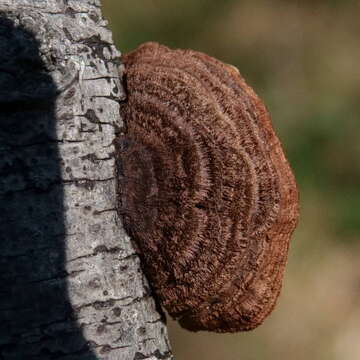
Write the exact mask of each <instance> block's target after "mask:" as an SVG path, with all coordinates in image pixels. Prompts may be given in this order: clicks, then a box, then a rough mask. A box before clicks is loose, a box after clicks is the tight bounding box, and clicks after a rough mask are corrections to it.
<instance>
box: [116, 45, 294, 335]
mask: <svg viewBox="0 0 360 360" xmlns="http://www.w3.org/2000/svg"><path fill="white" fill-rule="evenodd" d="M123 62H124V64H125V72H126V84H127V92H128V97H127V100H126V101H125V102H124V103H123V104H122V116H123V120H124V124H125V127H124V132H123V133H121V134H119V137H118V148H117V158H118V165H119V166H118V179H119V181H118V184H119V186H118V193H119V209H120V211H121V213H122V214H123V218H124V224H125V228H126V229H127V231H128V232H129V234H130V235H131V236H132V237H133V239H134V240H135V241H136V243H137V244H138V247H139V249H140V254H141V258H142V261H143V264H144V269H145V272H146V274H147V276H148V278H149V280H150V282H151V285H152V287H153V289H154V291H155V292H156V294H157V296H158V298H159V300H160V302H161V304H162V305H163V306H164V307H165V309H166V310H167V311H168V313H169V314H170V315H171V316H172V317H174V318H175V319H178V320H179V321H180V324H181V325H182V326H184V327H185V328H187V329H190V330H194V331H197V330H209V331H217V332H233V331H241V330H250V329H252V328H254V327H256V326H257V325H259V324H260V323H262V321H263V320H264V318H265V317H266V316H267V315H268V314H269V313H270V312H271V310H272V309H273V307H274V305H275V302H276V299H277V297H278V295H279V292H280V288H281V283H282V277H283V273H284V268H285V264H286V259H287V253H288V247H289V239H290V236H291V234H292V232H293V230H294V228H295V226H296V223H297V218H298V192H297V188H296V183H295V180H294V176H293V174H292V172H291V170H290V167H289V165H288V162H287V160H286V158H285V156H284V153H283V151H282V148H281V144H280V142H279V140H278V138H277V137H276V135H275V133H274V130H273V128H272V125H271V120H270V117H269V114H268V112H267V110H266V108H265V106H264V105H263V103H262V102H261V100H260V99H259V98H258V97H257V95H256V94H255V93H254V92H253V90H252V89H251V88H250V87H249V86H248V85H247V84H246V83H245V81H244V80H243V78H242V77H241V75H240V74H239V72H238V71H237V70H236V69H235V68H234V67H232V66H230V65H226V64H224V63H222V62H220V61H218V60H216V59H214V58H212V57H210V56H208V55H206V54H203V53H200V52H196V51H192V50H170V49H169V48H167V47H165V46H162V45H159V44H157V43H146V44H143V45H142V46H140V47H139V48H138V49H136V50H135V51H133V52H131V53H129V54H127V55H125V56H124V58H123Z"/></svg>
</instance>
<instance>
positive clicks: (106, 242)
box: [0, 0, 172, 360]
mask: <svg viewBox="0 0 360 360" xmlns="http://www.w3.org/2000/svg"><path fill="white" fill-rule="evenodd" d="M0 12H1V13H0V360H8V359H23V360H25V359H26V360H29V359H30V360H31V359H63V358H64V359H71V360H73V359H74V360H75V359H82V360H84V359H91V360H95V359H134V360H140V359H170V358H172V356H171V353H170V348H169V343H168V338H167V331H166V327H165V325H164V322H163V316H162V315H161V314H160V313H159V312H158V311H157V310H156V305H155V302H154V300H153V298H152V297H151V291H150V288H149V286H148V284H147V281H146V279H145V278H144V276H143V274H142V272H141V268H140V262H139V258H138V256H137V254H136V252H135V250H134V248H133V246H132V244H131V241H130V239H129V238H128V236H127V235H126V234H125V232H124V230H123V228H122V225H121V221H120V219H119V217H118V214H117V212H116V194H115V188H116V186H115V185H116V179H115V159H114V144H113V140H114V138H115V134H116V131H117V129H119V128H120V127H121V119H120V116H119V101H120V100H121V99H123V98H124V91H123V88H122V85H121V77H120V78H119V72H120V75H121V71H122V68H121V64H120V60H119V55H120V54H119V52H118V51H117V50H116V49H115V47H114V45H113V42H112V38H111V34H110V32H109V30H108V29H107V28H106V22H105V21H104V20H103V19H102V17H101V12H100V2H99V1H98V0H81V1H80V0H0Z"/></svg>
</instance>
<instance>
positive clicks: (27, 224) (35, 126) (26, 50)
mask: <svg viewBox="0 0 360 360" xmlns="http://www.w3.org/2000/svg"><path fill="white" fill-rule="evenodd" d="M0 15H1V17H0V359H1V360H2V359H26V360H31V359H62V358H66V359H80V358H81V359H82V360H84V359H92V360H95V359H97V357H96V356H95V355H94V354H93V353H92V352H91V350H90V348H89V344H87V343H86V340H85V339H84V337H83V336H82V332H81V329H80V328H79V326H78V324H77V322H76V319H74V313H73V310H72V307H71V304H70V301H69V297H68V293H67V283H66V278H67V276H68V274H67V273H66V269H65V244H64V242H65V224H64V214H63V210H64V204H63V200H64V199H63V188H62V182H61V174H60V158H59V153H58V148H57V145H58V143H57V140H56V129H55V121H56V118H55V101H56V96H57V93H58V92H57V89H56V85H55V83H54V82H53V79H52V78H51V76H50V75H49V73H48V71H47V70H46V67H45V64H44V62H43V61H42V59H41V57H40V54H39V44H38V43H37V41H36V40H35V38H34V36H33V35H32V34H31V33H29V32H28V31H26V30H25V29H23V28H21V27H16V26H14V23H13V22H12V21H11V20H9V19H6V18H4V16H3V15H4V14H0ZM53 61H55V59H53Z"/></svg>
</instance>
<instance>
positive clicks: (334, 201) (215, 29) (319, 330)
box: [103, 0, 360, 360]
mask: <svg viewBox="0 0 360 360" xmlns="http://www.w3.org/2000/svg"><path fill="white" fill-rule="evenodd" d="M103 12H104V15H105V17H106V18H107V19H108V20H109V25H110V28H111V29H112V30H113V36H114V39H115V41H116V44H117V46H118V48H119V49H120V50H121V51H122V52H127V51H129V50H131V49H134V48H135V47H137V46H138V45H139V44H140V43H142V42H145V41H149V40H155V41H158V42H161V43H163V44H165V45H168V46H171V47H179V48H192V49H195V50H200V51H203V52H206V53H208V54H210V55H212V56H214V57H216V58H218V59H220V60H223V61H224V62H226V63H230V64H233V65H235V66H236V67H238V68H239V70H240V72H241V74H242V75H243V76H244V77H245V79H246V80H247V82H248V83H249V84H250V85H251V86H252V87H253V88H254V89H255V91H256V92H257V93H258V95H259V96H260V97H261V98H262V99H263V100H264V102H265V103H266V105H267V107H268V109H269V111H270V113H271V115H272V118H273V125H274V127H275V129H276V131H277V133H278V136H279V137H280V139H281V141H282V143H283V145H284V148H285V152H286V153H287V156H288V158H289V160H290V163H291V165H292V167H293V169H294V171H295V174H296V178H297V181H298V184H299V188H300V197H301V220H300V224H299V226H298V228H297V230H296V232H295V235H294V237H293V239H292V244H291V248H290V255H289V262H288V267H287V271H286V276H285V279H284V286H283V290H282V294H281V297H280V300H279V302H278V305H277V307H276V309H275V311H274V312H273V313H272V315H271V316H270V317H269V318H268V319H267V320H266V321H265V323H264V324H263V325H262V326H260V327H259V328H258V329H256V330H254V331H252V332H248V333H238V334H225V335H219V334H210V333H205V332H200V333H191V332H187V331H185V330H182V329H181V328H180V327H179V326H178V325H177V324H176V323H174V322H173V321H170V320H169V331H170V339H171V343H172V346H173V351H174V354H175V356H176V359H177V360H185V359H186V360H193V359H194V360H195V359H196V360H199V359H206V360H215V359H216V360H218V359H223V360H235V359H236V360H242V359H246V360H252V359H255V360H258V359H266V360H272V359H276V360H282V359H284V360H285V359H287V360H288V359H292V360H304V359H311V360H313V359H316V360H322V359H326V360H334V359H338V360H358V359H360V341H359V340H360V260H359V259H360V246H359V240H360V70H359V69H360V2H359V1H352V0H326V1H325V0H311V1H310V0H302V1H290V0H287V1H286V0H283V1H281V0H272V1H269V0H244V1H236V0H171V1H169V0H142V1H136V0H135V1H134V0H132V1H130V0H121V1H119V0H103Z"/></svg>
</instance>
